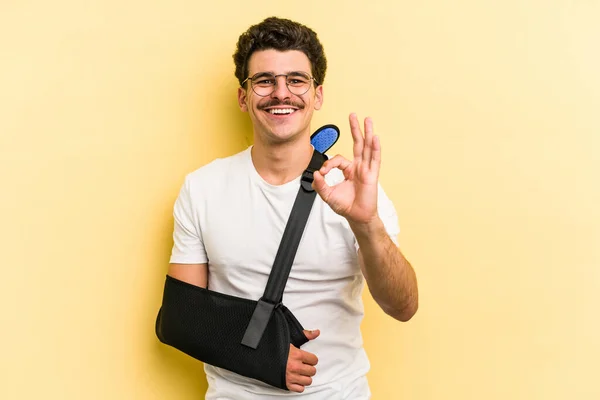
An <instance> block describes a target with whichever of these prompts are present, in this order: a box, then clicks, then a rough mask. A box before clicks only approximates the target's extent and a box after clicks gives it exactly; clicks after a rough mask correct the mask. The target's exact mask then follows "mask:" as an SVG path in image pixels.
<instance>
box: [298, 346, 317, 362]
mask: <svg viewBox="0 0 600 400" xmlns="http://www.w3.org/2000/svg"><path fill="white" fill-rule="evenodd" d="M300 351H301V352H302V362H303V363H304V364H308V365H317V363H318V362H319V359H318V358H317V356H315V355H314V354H313V353H309V352H308V351H304V350H300Z"/></svg>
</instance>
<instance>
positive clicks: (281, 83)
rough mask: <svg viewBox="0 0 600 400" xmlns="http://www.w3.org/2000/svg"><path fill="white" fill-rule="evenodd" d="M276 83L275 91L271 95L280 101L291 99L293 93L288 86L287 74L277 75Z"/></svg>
mask: <svg viewBox="0 0 600 400" xmlns="http://www.w3.org/2000/svg"><path fill="white" fill-rule="evenodd" d="M275 83H276V84H275V90H273V93H271V97H272V98H274V99H278V100H279V101H284V100H285V99H289V98H290V96H291V93H290V91H289V89H288V87H287V77H286V76H285V75H279V76H276V77H275Z"/></svg>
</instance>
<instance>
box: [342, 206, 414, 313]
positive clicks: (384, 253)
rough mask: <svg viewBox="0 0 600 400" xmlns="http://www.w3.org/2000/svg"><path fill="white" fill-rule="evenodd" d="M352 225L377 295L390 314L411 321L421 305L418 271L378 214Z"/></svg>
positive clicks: (361, 260)
mask: <svg viewBox="0 0 600 400" xmlns="http://www.w3.org/2000/svg"><path fill="white" fill-rule="evenodd" d="M350 227H351V228H352V231H353V232H354V235H355V236H356V240H357V241H358V245H359V247H360V249H359V252H358V259H359V263H360V267H361V270H362V273H363V275H364V276H365V279H366V281H367V286H368V288H369V291H370V292H371V295H372V296H373V299H375V301H376V302H377V304H379V306H380V307H381V309H382V310H383V311H384V312H385V313H386V314H388V315H390V316H392V317H393V318H395V319H397V320H400V321H408V320H409V319H410V318H411V317H412V316H413V315H414V314H415V313H416V311H417V308H418V289H417V279H416V275H415V272H414V270H413V268H412V266H411V265H410V263H409V262H408V261H407V260H406V258H404V256H403V255H402V253H401V252H400V250H399V249H398V247H396V245H395V244H394V242H393V241H392V240H391V239H390V237H389V236H388V234H387V232H386V230H385V227H384V225H383V222H382V221H381V219H379V218H377V219H376V220H374V221H373V222H371V223H368V224H353V223H350Z"/></svg>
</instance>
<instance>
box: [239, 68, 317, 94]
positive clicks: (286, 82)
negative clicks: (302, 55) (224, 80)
mask: <svg viewBox="0 0 600 400" xmlns="http://www.w3.org/2000/svg"><path fill="white" fill-rule="evenodd" d="M293 74H297V75H306V76H307V77H308V78H309V80H310V81H312V82H314V84H315V86H319V82H317V80H316V79H315V78H314V77H313V76H312V75H310V74H309V73H306V72H304V71H292V72H288V73H287V74H277V75H276V74H272V73H270V72H257V73H256V74H254V75H252V76H249V77H247V78H246V79H244V80H243V81H242V84H241V87H242V88H243V87H244V84H245V83H246V82H247V81H248V80H250V87H251V88H252V91H253V92H254V93H255V94H256V95H257V96H260V97H267V96H270V95H272V94H273V92H274V91H275V89H276V87H277V85H278V83H277V78H278V77H280V76H285V87H286V88H287V90H288V91H289V92H290V93H291V94H293V95H294V96H303V95H305V94H306V93H308V91H309V90H310V86H311V85H310V84H309V85H308V89H306V92H304V93H302V94H296V93H294V92H292V91H291V90H290V87H289V83H288V76H289V75H293ZM260 75H267V76H268V75H270V76H272V77H273V78H274V79H275V84H274V85H273V90H272V91H271V92H270V93H269V94H265V95H262V94H258V93H256V90H254V85H253V83H252V80H253V79H254V78H256V77H259V76H260Z"/></svg>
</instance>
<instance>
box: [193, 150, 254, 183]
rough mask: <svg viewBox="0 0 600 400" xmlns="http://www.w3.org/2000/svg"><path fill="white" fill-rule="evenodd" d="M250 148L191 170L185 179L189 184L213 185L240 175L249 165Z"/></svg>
mask: <svg viewBox="0 0 600 400" xmlns="http://www.w3.org/2000/svg"><path fill="white" fill-rule="evenodd" d="M248 151H249V149H246V150H242V151H240V152H238V153H236V154H233V155H231V156H227V157H219V158H216V159H214V160H212V161H211V162H209V163H208V164H205V165H203V166H201V167H199V168H198V169H196V170H194V171H192V172H189V173H188V174H187V175H186V177H185V181H186V183H187V184H188V185H192V186H202V187H206V186H207V185H210V186H213V185H214V184H216V183H219V182H227V181H228V180H229V178H231V177H232V176H235V175H238V174H240V173H241V172H243V170H244V169H245V168H246V167H247V165H246V157H248V154H247V152H248Z"/></svg>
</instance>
